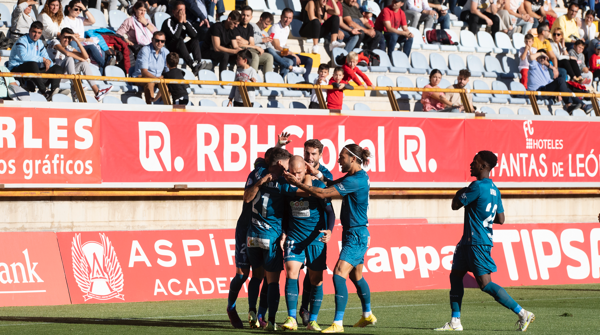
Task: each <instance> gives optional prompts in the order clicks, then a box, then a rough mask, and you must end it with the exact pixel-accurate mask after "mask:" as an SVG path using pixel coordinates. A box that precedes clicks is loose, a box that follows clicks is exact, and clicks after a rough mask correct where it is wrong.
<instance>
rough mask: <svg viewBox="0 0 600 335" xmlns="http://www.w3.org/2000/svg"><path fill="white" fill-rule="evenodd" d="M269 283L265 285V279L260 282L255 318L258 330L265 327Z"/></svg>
mask: <svg viewBox="0 0 600 335" xmlns="http://www.w3.org/2000/svg"><path fill="white" fill-rule="evenodd" d="M268 293H269V283H267V277H266V276H265V277H264V280H263V281H262V287H261V289H260V303H259V304H258V313H257V314H256V317H257V318H258V323H259V324H260V328H265V327H266V326H267V321H265V319H266V315H267V310H268V309H269V297H268Z"/></svg>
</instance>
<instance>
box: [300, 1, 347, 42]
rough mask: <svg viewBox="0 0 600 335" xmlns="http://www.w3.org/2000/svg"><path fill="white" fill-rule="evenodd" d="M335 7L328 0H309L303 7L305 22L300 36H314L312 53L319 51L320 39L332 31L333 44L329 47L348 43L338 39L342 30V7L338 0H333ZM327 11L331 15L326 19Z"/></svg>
mask: <svg viewBox="0 0 600 335" xmlns="http://www.w3.org/2000/svg"><path fill="white" fill-rule="evenodd" d="M332 4H333V7H329V6H328V5H327V0H309V1H308V2H307V3H306V4H305V5H304V8H302V18H303V21H304V22H303V23H302V27H301V28H300V36H302V37H304V38H312V40H313V47H312V53H318V52H319V47H318V45H319V39H320V38H322V37H325V36H327V35H328V34H329V33H331V44H330V45H329V49H330V50H333V48H343V47H344V46H346V43H344V42H340V41H338V33H339V31H340V9H339V8H338V6H337V0H332ZM325 13H327V14H329V15H331V16H330V17H329V18H328V19H327V20H324V17H325Z"/></svg>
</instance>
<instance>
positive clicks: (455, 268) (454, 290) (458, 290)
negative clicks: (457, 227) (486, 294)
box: [435, 246, 469, 331]
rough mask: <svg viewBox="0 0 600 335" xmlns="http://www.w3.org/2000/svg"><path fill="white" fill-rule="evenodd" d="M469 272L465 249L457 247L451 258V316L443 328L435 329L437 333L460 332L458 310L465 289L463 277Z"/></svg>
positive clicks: (461, 328)
mask: <svg viewBox="0 0 600 335" xmlns="http://www.w3.org/2000/svg"><path fill="white" fill-rule="evenodd" d="M467 271H469V263H468V257H467V255H466V254H465V247H461V246H457V247H456V249H455V250H454V256H453V258H452V271H451V272H450V309H451V310H452V316H451V319H450V322H446V324H445V325H444V326H443V327H440V328H436V329H435V330H437V331H455V330H457V331H460V330H463V327H462V325H461V323H460V309H461V305H462V299H463V295H464V294H465V287H464V284H463V277H464V276H465V274H466V273H467Z"/></svg>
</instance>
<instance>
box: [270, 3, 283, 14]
mask: <svg viewBox="0 0 600 335" xmlns="http://www.w3.org/2000/svg"><path fill="white" fill-rule="evenodd" d="M267 6H268V7H269V12H270V13H272V14H273V15H281V9H283V8H285V4H284V3H283V0H267Z"/></svg>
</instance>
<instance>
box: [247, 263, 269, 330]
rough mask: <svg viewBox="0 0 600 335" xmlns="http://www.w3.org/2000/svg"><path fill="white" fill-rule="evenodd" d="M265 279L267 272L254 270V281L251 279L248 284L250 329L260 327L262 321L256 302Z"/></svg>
mask: <svg viewBox="0 0 600 335" xmlns="http://www.w3.org/2000/svg"><path fill="white" fill-rule="evenodd" d="M264 277H265V271H264V269H263V268H262V267H261V268H257V269H252V279H250V283H249V284H248V322H249V323H250V328H259V327H260V321H259V317H258V315H257V314H259V313H257V311H256V301H257V300H258V295H259V292H260V285H261V283H262V282H263V279H264ZM265 301H266V299H265ZM263 315H264V313H263Z"/></svg>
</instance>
